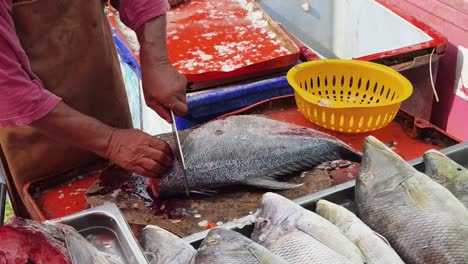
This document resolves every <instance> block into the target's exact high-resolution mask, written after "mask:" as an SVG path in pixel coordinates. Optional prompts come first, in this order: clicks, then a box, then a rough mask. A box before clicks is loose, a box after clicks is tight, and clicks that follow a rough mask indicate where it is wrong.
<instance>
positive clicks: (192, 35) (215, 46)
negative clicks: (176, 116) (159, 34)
mask: <svg viewBox="0 0 468 264" xmlns="http://www.w3.org/2000/svg"><path fill="white" fill-rule="evenodd" d="M257 12H258V11H247V9H245V8H243V7H242V5H241V4H240V3H239V2H238V1H236V0H198V1H188V2H187V3H185V4H182V5H181V6H179V7H177V8H174V9H172V10H171V11H170V12H169V13H168V14H167V19H168V26H167V43H168V49H169V57H170V59H171V62H172V63H173V64H174V66H175V67H176V68H177V69H178V70H179V71H181V72H182V73H183V74H202V73H206V72H229V71H233V70H235V69H239V68H242V67H245V66H248V65H252V64H256V63H260V62H263V61H267V60H270V59H275V58H277V57H281V56H284V55H287V54H291V52H290V51H288V50H287V49H286V48H284V47H283V46H282V45H281V41H280V40H277V36H276V34H275V33H273V32H271V31H269V30H268V29H267V26H266V20H264V19H263V18H262V17H261V14H259V13H257Z"/></svg>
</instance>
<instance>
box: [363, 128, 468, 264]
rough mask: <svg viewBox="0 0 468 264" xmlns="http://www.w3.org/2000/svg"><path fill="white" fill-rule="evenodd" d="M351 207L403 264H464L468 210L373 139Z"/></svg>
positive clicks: (368, 140)
mask: <svg viewBox="0 0 468 264" xmlns="http://www.w3.org/2000/svg"><path fill="white" fill-rule="evenodd" d="M356 205H357V209H358V212H359V215H360V217H361V219H362V220H363V221H364V222H365V223H366V224H367V225H368V226H369V227H371V228H372V229H374V230H375V231H376V232H378V233H380V234H381V235H383V236H384V237H386V238H387V239H388V241H389V242H390V244H391V245H392V247H393V248H394V249H395V250H396V252H397V253H398V254H399V255H400V256H401V258H402V259H403V261H405V262H406V263H414V264H418V263H425V264H436V263H468V210H467V209H466V208H465V207H464V206H463V204H462V203H461V202H460V201H458V200H457V199H456V198H455V197H454V196H453V195H452V194H451V193H450V192H449V191H448V190H447V189H445V188H444V187H442V186H441V185H439V184H438V183H436V182H435V181H433V180H432V179H430V178H429V177H428V176H426V175H424V174H423V173H420V172H418V171H417V170H415V169H414V168H413V167H412V166H410V165H409V164H408V163H406V162H405V161H404V160H403V159H402V158H401V157H399V156H398V155H397V154H396V153H394V152H393V151H392V150H390V149H389V148H388V147H386V146H385V145H384V144H383V143H382V142H380V141H378V140H377V139H376V138H374V137H368V138H366V139H365V143H364V156H363V161H362V163H361V169H360V175H359V177H358V180H357V183H356Z"/></svg>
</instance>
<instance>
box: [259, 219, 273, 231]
mask: <svg viewBox="0 0 468 264" xmlns="http://www.w3.org/2000/svg"><path fill="white" fill-rule="evenodd" d="M268 224H270V221H269V220H268V219H266V218H261V219H259V221H258V227H259V228H260V229H263V228H265V227H267V226H268Z"/></svg>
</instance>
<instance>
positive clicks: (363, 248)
mask: <svg viewBox="0 0 468 264" xmlns="http://www.w3.org/2000/svg"><path fill="white" fill-rule="evenodd" d="M354 244H356V246H357V248H359V250H360V251H361V253H362V256H363V257H364V258H366V256H367V255H369V251H368V250H367V248H366V246H364V244H363V243H362V242H361V240H359V239H356V240H354Z"/></svg>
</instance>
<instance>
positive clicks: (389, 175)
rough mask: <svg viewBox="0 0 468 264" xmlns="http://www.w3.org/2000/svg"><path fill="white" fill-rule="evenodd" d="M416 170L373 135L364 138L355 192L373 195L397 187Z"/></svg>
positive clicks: (368, 195)
mask: <svg viewBox="0 0 468 264" xmlns="http://www.w3.org/2000/svg"><path fill="white" fill-rule="evenodd" d="M414 172H416V170H415V169H414V168H413V167H412V166H411V165H409V164H408V163H407V162H406V161H405V160H403V159H402V158H401V157H400V156H399V155H398V154H396V153H395V152H394V151H393V150H391V149H390V148H388V147H387V146H386V145H385V144H384V143H382V142H381V141H380V140H378V139H377V138H375V137H373V136H368V137H366V138H365V139H364V152H363V157H362V162H361V167H360V170H359V177H358V178H357V184H356V190H357V193H358V194H359V193H365V195H364V196H365V197H373V196H376V195H378V194H380V193H383V192H386V191H388V190H393V189H395V188H397V187H398V186H399V185H400V184H401V183H402V182H404V181H405V180H406V179H408V178H409V177H410V176H412V174H413V173H414Z"/></svg>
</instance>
